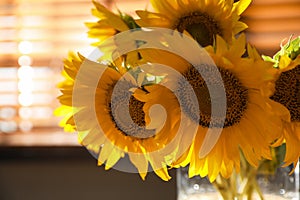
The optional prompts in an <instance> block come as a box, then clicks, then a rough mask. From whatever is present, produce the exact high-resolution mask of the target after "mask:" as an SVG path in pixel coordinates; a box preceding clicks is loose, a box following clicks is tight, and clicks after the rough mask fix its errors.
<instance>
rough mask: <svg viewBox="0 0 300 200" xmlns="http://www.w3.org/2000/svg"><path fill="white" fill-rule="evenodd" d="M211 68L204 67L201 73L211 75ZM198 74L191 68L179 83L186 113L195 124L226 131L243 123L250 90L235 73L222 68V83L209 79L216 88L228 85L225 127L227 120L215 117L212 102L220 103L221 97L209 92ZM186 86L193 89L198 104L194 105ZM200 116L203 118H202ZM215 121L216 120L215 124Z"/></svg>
mask: <svg viewBox="0 0 300 200" xmlns="http://www.w3.org/2000/svg"><path fill="white" fill-rule="evenodd" d="M210 68H211V67H210V66H203V67H202V66H201V67H200V68H199V69H198V70H199V71H200V73H201V74H202V72H201V71H203V72H205V71H206V73H205V74H207V72H209V71H211V69H210ZM198 70H197V69H196V68H194V67H190V68H189V69H188V70H187V71H185V72H184V74H183V77H182V78H180V79H179V82H178V85H179V87H178V91H177V92H178V95H179V98H181V100H182V101H183V105H182V107H183V112H185V113H186V114H187V115H188V116H190V117H191V118H192V119H193V120H194V121H198V123H199V125H201V126H203V127H207V128H208V127H215V128H226V127H230V126H233V125H235V124H237V123H239V122H240V120H241V118H242V116H243V113H244V111H245V110H246V108H247V102H248V90H247V89H246V88H245V87H244V86H243V85H242V84H241V82H240V81H239V79H238V78H237V77H236V76H235V75H234V74H233V73H231V72H230V71H229V70H226V69H222V68H218V70H219V72H220V74H221V77H222V80H217V79H216V78H215V77H214V76H213V75H212V76H211V77H208V79H206V80H208V81H209V84H210V85H213V86H222V83H223V84H224V87H225V93H226V101H227V107H226V117H225V122H224V124H223V116H217V115H216V116H212V108H211V107H212V104H211V101H212V100H216V101H218V98H219V97H218V95H216V94H214V91H209V89H208V87H207V84H206V82H205V81H204V79H203V77H202V76H201V74H200V73H199V71H198ZM186 80H187V81H186ZM186 84H190V85H191V86H192V88H193V92H194V93H195V95H196V97H197V100H198V102H192V101H191V100H190V99H191V96H192V94H190V93H191V92H189V91H187V90H185V89H184V88H186ZM211 94H214V95H211ZM211 98H215V99H211ZM219 100H221V99H219ZM197 104H198V105H197ZM197 107H199V112H200V113H196V110H197ZM198 116H200V118H199V117H198ZM212 118H213V119H214V120H212Z"/></svg>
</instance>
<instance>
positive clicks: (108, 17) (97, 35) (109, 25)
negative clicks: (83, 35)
mask: <svg viewBox="0 0 300 200" xmlns="http://www.w3.org/2000/svg"><path fill="white" fill-rule="evenodd" d="M93 4H94V5H95V8H94V9H92V14H93V15H94V16H96V17H97V18H99V20H98V21H97V22H87V23H85V25H86V26H87V27H88V28H89V31H88V36H89V37H90V38H94V39H97V40H99V41H98V42H95V43H93V44H92V45H94V46H98V45H100V44H101V43H102V42H103V41H105V40H106V39H108V38H109V37H112V36H114V35H115V34H117V33H119V32H123V31H127V30H130V29H135V28H139V26H138V25H137V24H136V23H135V21H134V19H133V18H132V17H131V16H130V15H127V14H123V13H119V15H116V14H115V13H113V12H111V11H109V10H108V9H107V8H106V7H105V6H103V5H101V4H100V3H98V2H96V1H93Z"/></svg>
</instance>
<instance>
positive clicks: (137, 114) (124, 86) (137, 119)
mask: <svg viewBox="0 0 300 200" xmlns="http://www.w3.org/2000/svg"><path fill="white" fill-rule="evenodd" d="M133 87H135V86H134V85H133V84H131V83H129V82H127V81H120V83H119V84H117V85H115V87H114V88H113V89H114V91H113V94H112V98H111V101H110V102H109V103H108V105H107V106H108V109H109V110H110V113H111V119H112V120H113V121H114V123H115V125H116V128H117V129H118V130H120V131H121V132H122V133H123V134H124V135H127V136H132V137H136V138H139V139H145V138H149V137H152V136H154V135H155V130H152V129H150V130H149V129H146V123H145V113H144V111H143V106H144V104H145V103H144V102H141V101H139V100H137V99H136V98H134V97H133V96H132V92H131V91H130V88H133Z"/></svg>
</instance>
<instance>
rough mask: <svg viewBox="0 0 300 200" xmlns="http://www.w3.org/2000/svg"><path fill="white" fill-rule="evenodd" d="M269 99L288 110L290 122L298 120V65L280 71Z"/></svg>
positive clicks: (299, 105)
mask: <svg viewBox="0 0 300 200" xmlns="http://www.w3.org/2000/svg"><path fill="white" fill-rule="evenodd" d="M271 99H272V100H274V101H276V102H278V103H280V104H282V105H284V106H285V107H286V108H287V109H288V110H289V111H290V114H291V121H292V122H300V65H298V66H297V67H295V68H294V69H292V70H289V71H286V72H282V73H281V75H280V76H279V78H278V80H277V81H276V82H275V92H274V95H273V96H271Z"/></svg>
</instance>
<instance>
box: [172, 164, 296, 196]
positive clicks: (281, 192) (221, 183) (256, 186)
mask: <svg viewBox="0 0 300 200" xmlns="http://www.w3.org/2000/svg"><path fill="white" fill-rule="evenodd" d="M290 171H291V168H289V167H286V168H282V167H278V168H276V169H275V170H274V171H273V172H272V173H270V172H266V171H263V172H260V171H258V170H257V169H255V168H251V169H250V170H248V171H244V172H243V171H241V173H239V174H235V173H233V174H232V176H231V177H230V178H228V179H225V178H221V177H218V178H217V179H216V181H215V182H213V183H210V182H209V180H208V179H207V178H201V177H200V176H197V177H193V178H188V168H187V167H186V168H180V169H178V170H177V200H269V199H271V200H299V199H300V195H299V166H298V167H297V168H296V170H295V172H294V173H293V174H291V175H289V172H290ZM243 173H244V174H243Z"/></svg>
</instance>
